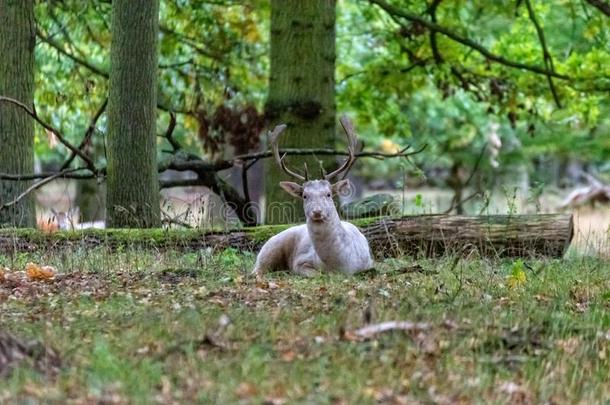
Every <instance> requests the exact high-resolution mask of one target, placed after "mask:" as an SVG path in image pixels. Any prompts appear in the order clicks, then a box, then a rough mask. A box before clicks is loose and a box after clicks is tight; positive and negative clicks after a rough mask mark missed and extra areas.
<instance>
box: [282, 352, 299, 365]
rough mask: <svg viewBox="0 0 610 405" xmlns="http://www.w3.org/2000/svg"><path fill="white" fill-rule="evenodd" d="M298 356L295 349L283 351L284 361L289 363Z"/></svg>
mask: <svg viewBox="0 0 610 405" xmlns="http://www.w3.org/2000/svg"><path fill="white" fill-rule="evenodd" d="M296 357H297V354H296V353H295V352H294V351H293V350H287V351H285V352H283V353H282V361H285V362H287V363H289V362H291V361H293V360H294V359H295V358H296Z"/></svg>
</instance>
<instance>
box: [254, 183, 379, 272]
mask: <svg viewBox="0 0 610 405" xmlns="http://www.w3.org/2000/svg"><path fill="white" fill-rule="evenodd" d="M280 185H281V186H282V188H284V189H285V190H286V191H288V192H289V193H290V194H293V195H295V196H298V197H301V198H303V197H304V196H305V197H306V198H305V199H304V200H303V206H304V210H305V216H306V220H307V222H306V223H305V224H303V225H297V226H293V227H292V228H289V229H287V230H285V231H283V232H280V233H279V234H277V235H275V236H273V237H272V238H271V239H269V240H268V241H267V242H266V243H265V244H264V245H263V247H262V249H261V251H260V252H259V254H258V256H257V258H256V265H255V267H254V270H253V273H254V274H257V275H260V274H262V273H264V272H265V271H273V270H290V271H292V272H294V273H297V274H301V275H306V276H308V275H313V274H315V273H316V272H317V271H339V272H342V273H346V274H354V273H357V272H359V271H362V270H366V269H369V268H371V267H372V266H373V259H372V258H371V252H370V248H369V244H368V241H367V240H366V238H365V237H364V235H363V234H362V233H361V232H360V230H359V229H358V228H357V227H356V226H354V225H352V224H350V223H349V222H345V221H341V220H340V219H339V214H338V213H337V209H336V208H335V205H334V202H333V199H332V195H334V194H337V193H342V192H343V191H345V190H346V189H347V188H349V183H348V182H347V180H342V181H340V182H338V183H336V184H334V185H332V186H331V185H330V183H329V182H328V181H326V180H314V181H308V182H306V183H305V184H303V186H300V185H298V184H296V183H288V182H283V183H281V184H280ZM329 194H330V196H329Z"/></svg>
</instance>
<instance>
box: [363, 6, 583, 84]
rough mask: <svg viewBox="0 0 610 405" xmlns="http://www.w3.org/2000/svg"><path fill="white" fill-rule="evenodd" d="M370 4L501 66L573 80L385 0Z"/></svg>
mask: <svg viewBox="0 0 610 405" xmlns="http://www.w3.org/2000/svg"><path fill="white" fill-rule="evenodd" d="M369 2H370V3H373V4H376V5H377V6H379V7H381V8H382V9H383V10H384V11H385V12H387V13H388V14H390V15H393V16H396V17H400V18H404V19H405V20H409V21H412V22H416V23H418V24H421V25H423V26H424V27H426V28H428V29H429V30H432V31H435V32H438V33H439V34H443V35H445V36H446V37H449V38H451V39H452V40H454V41H455V42H458V43H460V44H462V45H465V46H467V47H469V48H472V49H474V50H475V51H477V52H478V53H480V54H481V55H483V56H485V57H486V58H487V59H489V60H491V61H494V62H497V63H499V64H501V65H505V66H508V67H512V68H516V69H522V70H527V71H529V72H532V73H536V74H541V75H544V76H547V77H548V76H550V77H554V78H557V79H561V80H572V78H571V77H570V76H568V75H565V74H561V73H557V72H553V71H550V70H548V69H545V68H544V67H541V66H536V65H529V64H526V63H520V62H515V61H512V60H509V59H506V58H504V57H503V56H500V55H496V54H494V53H493V52H491V51H489V50H488V49H487V48H485V47H484V46H482V45H480V44H478V43H477V42H475V41H473V40H471V39H469V38H466V37H463V36H461V35H460V34H458V33H456V32H454V31H452V30H450V29H448V28H446V27H443V26H441V25H439V24H436V23H434V22H431V21H428V20H427V19H425V18H423V17H421V16H419V15H416V14H412V13H409V12H407V11H404V10H402V9H400V8H398V7H395V6H392V5H391V4H388V3H387V2H386V1H384V0H369Z"/></svg>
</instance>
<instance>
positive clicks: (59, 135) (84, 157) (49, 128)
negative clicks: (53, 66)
mask: <svg viewBox="0 0 610 405" xmlns="http://www.w3.org/2000/svg"><path fill="white" fill-rule="evenodd" d="M2 101H4V102H8V103H11V104H14V105H16V106H18V107H20V108H21V109H22V110H24V111H25V112H26V113H28V115H29V116H30V117H32V118H34V120H35V121H36V122H37V123H39V124H40V125H41V126H42V127H43V128H44V129H46V130H47V131H51V132H52V133H53V134H55V136H56V137H57V139H59V141H60V142H61V143H62V144H64V145H65V146H66V147H67V148H68V149H70V150H71V151H72V152H73V153H74V154H76V155H78V157H80V158H81V159H82V160H83V161H84V162H85V163H86V164H87V168H88V169H89V170H91V171H92V172H94V173H96V172H97V169H96V168H95V164H94V163H93V161H92V160H91V158H90V157H89V156H87V155H86V154H85V153H84V152H82V151H81V150H80V149H78V148H77V147H76V146H74V145H72V144H71V143H70V142H69V141H68V140H67V139H66V138H65V137H64V136H63V135H62V133H61V132H60V131H59V130H58V129H57V128H55V127H53V126H52V125H51V124H48V123H46V122H44V121H43V120H41V119H40V118H39V117H38V115H37V114H36V112H35V111H34V110H31V109H30V108H29V107H28V106H26V105H25V104H23V103H22V102H21V101H19V100H15V99H13V98H10V97H4V96H0V102H2Z"/></svg>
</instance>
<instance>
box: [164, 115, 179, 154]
mask: <svg viewBox="0 0 610 405" xmlns="http://www.w3.org/2000/svg"><path fill="white" fill-rule="evenodd" d="M175 128H176V114H174V113H173V112H172V111H170V112H169V124H168V125H167V130H166V131H165V135H164V136H163V137H164V138H165V139H167V142H169V144H170V145H171V146H172V150H173V151H174V152H177V151H179V150H180V149H182V146H180V144H179V143H178V141H176V140H175V139H174V136H173V134H174V129H175Z"/></svg>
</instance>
